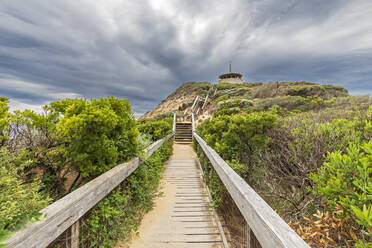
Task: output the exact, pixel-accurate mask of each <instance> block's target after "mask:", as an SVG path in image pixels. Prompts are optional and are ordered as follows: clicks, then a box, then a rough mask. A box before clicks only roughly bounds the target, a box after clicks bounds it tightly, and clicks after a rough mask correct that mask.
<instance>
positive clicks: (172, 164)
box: [130, 144, 224, 248]
mask: <svg viewBox="0 0 372 248" xmlns="http://www.w3.org/2000/svg"><path fill="white" fill-rule="evenodd" d="M195 159H196V154H195V153H194V151H193V150H192V147H191V145H181V144H175V145H174V154H173V155H172V157H171V158H170V160H169V161H168V163H167V165H166V171H165V174H164V182H163V191H164V195H163V196H162V197H161V198H159V200H158V201H157V204H156V206H155V209H154V210H153V211H152V212H151V213H150V214H149V215H148V216H146V217H145V219H144V221H143V224H142V226H141V228H140V233H139V237H138V238H137V239H136V240H135V241H134V242H133V243H132V245H131V246H130V247H131V248H139V247H146V248H157V247H159V248H160V247H162V248H168V247H169V248H171V247H172V248H173V247H185V248H187V247H192V248H207V247H221V248H222V247H224V246H223V243H222V236H221V234H220V232H219V229H218V225H217V221H216V218H215V216H214V214H213V210H212V208H211V207H210V200H209V197H208V193H207V191H206V189H205V187H204V184H203V182H202V178H201V172H200V169H199V167H198V164H197V163H196V160H195Z"/></svg>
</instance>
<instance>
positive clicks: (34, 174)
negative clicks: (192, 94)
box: [0, 97, 173, 247]
mask: <svg viewBox="0 0 372 248" xmlns="http://www.w3.org/2000/svg"><path fill="white" fill-rule="evenodd" d="M8 109H9V107H8V100H7V98H0V141H1V144H2V146H1V147H0V158H1V161H0V188H1V191H0V240H3V239H5V238H6V237H7V236H8V235H9V234H10V233H11V231H12V230H14V229H16V228H19V227H22V226H23V225H24V224H25V223H26V222H27V221H36V220H38V218H39V217H40V214H39V211H40V210H41V209H42V208H44V207H45V206H47V205H48V204H50V203H51V202H52V201H55V200H57V199H59V198H61V197H63V196H64V195H66V194H67V193H69V192H71V191H72V190H74V189H76V188H78V187H80V186H81V185H83V184H84V183H86V182H88V181H90V180H91V179H93V178H95V177H97V176H99V175H101V174H102V173H104V172H106V171H108V170H110V169H111V168H113V167H114V166H116V165H117V164H118V163H121V162H125V161H128V160H129V159H131V158H133V157H134V156H141V154H142V149H143V148H144V147H146V146H147V145H149V144H150V143H151V142H153V141H155V140H157V139H160V138H163V137H164V136H165V135H167V134H169V133H170V132H171V130H172V126H171V124H170V123H171V121H172V120H173V118H168V117H169V114H168V115H162V116H159V117H157V118H156V119H154V120H149V121H142V123H137V122H136V121H135V120H134V117H133V115H132V112H131V106H130V104H129V102H128V100H122V99H118V98H114V97H107V98H101V99H91V100H87V99H64V100H61V101H54V102H51V103H50V104H48V105H46V106H44V112H43V113H36V112H34V111H31V110H24V111H18V110H16V111H14V113H9V112H8ZM170 119H172V120H170ZM138 129H140V131H143V134H141V137H139V131H138ZM171 151H172V144H171V141H168V142H167V143H166V144H164V145H163V146H162V147H161V148H160V150H159V151H157V152H155V153H154V154H153V155H152V156H151V157H150V158H149V159H148V160H146V162H145V163H144V164H143V165H142V166H140V167H139V169H138V170H136V171H135V172H134V173H133V175H131V176H130V177H129V178H128V180H126V181H125V182H123V183H122V185H120V186H119V187H118V188H116V189H115V190H114V191H113V192H112V193H111V194H110V195H109V196H108V197H106V198H104V199H103V200H102V201H101V202H100V203H99V204H97V206H96V207H95V208H94V209H93V210H92V211H91V212H90V213H89V214H88V215H87V216H86V217H84V221H85V223H84V225H83V227H82V228H83V230H84V232H85V236H86V237H88V238H89V242H87V243H86V245H88V246H87V247H97V246H99V247H111V246H112V244H114V243H115V241H116V240H117V239H118V238H119V237H123V232H124V233H126V234H129V233H130V232H131V231H133V230H135V228H136V227H137V226H138V223H139V221H140V219H141V217H142V216H143V214H144V213H145V212H147V211H149V210H150V209H151V207H152V204H153V199H154V198H155V197H156V196H157V190H158V185H159V180H160V176H161V172H162V168H163V167H162V165H163V162H164V161H165V160H166V159H167V158H168V157H169V155H170V153H171ZM103 224H104V225H103ZM113 228H115V229H113Z"/></svg>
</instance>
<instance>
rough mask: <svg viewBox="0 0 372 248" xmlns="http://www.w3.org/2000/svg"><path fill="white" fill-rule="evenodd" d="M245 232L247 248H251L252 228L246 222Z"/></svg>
mask: <svg viewBox="0 0 372 248" xmlns="http://www.w3.org/2000/svg"><path fill="white" fill-rule="evenodd" d="M244 231H245V235H244V236H245V242H246V245H245V247H246V248H251V228H250V227H249V225H248V223H247V222H245V228H244Z"/></svg>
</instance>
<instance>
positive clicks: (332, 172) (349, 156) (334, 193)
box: [310, 141, 372, 237]
mask: <svg viewBox="0 0 372 248" xmlns="http://www.w3.org/2000/svg"><path fill="white" fill-rule="evenodd" d="M310 179H311V180H312V181H313V182H314V183H315V184H316V187H314V188H313V192H314V193H315V194H319V195H321V196H323V197H324V198H325V199H326V200H327V202H328V204H329V206H330V207H331V208H334V207H335V206H336V205H337V204H340V205H341V206H342V207H343V210H344V212H343V214H344V217H345V216H348V217H350V218H351V219H352V220H354V221H355V222H356V223H358V224H359V225H361V226H362V227H363V228H364V230H365V231H366V232H367V234H368V235H369V236H371V237H372V141H370V142H369V143H364V144H362V145H358V144H355V143H350V146H349V148H348V149H347V151H346V153H342V152H341V151H336V152H332V153H329V154H328V156H327V161H326V162H325V163H324V164H323V166H322V167H321V168H320V169H319V170H318V171H317V172H316V173H313V174H311V176H310Z"/></svg>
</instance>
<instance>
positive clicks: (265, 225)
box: [193, 132, 309, 248]
mask: <svg viewBox="0 0 372 248" xmlns="http://www.w3.org/2000/svg"><path fill="white" fill-rule="evenodd" d="M193 136H194V138H195V140H196V142H197V144H199V145H200V147H201V149H202V151H203V153H204V154H205V155H206V157H207V158H208V160H209V162H210V163H211V164H212V166H213V168H214V170H215V171H216V173H217V174H218V176H219V178H220V180H221V181H222V183H223V184H224V186H225V188H226V189H227V191H228V193H229V194H230V196H231V198H232V199H233V201H234V202H235V204H236V206H237V207H238V208H239V211H240V213H241V214H242V216H243V217H244V219H245V221H246V223H247V224H248V226H249V228H250V230H252V232H253V234H254V235H255V237H256V239H257V240H258V242H259V243H260V246H261V247H263V248H305V247H306V248H309V246H308V245H307V244H306V243H305V241H304V240H303V239H301V237H300V236H298V235H297V233H295V232H294V231H293V230H292V229H291V228H290V227H289V226H288V225H287V223H286V222H285V221H284V220H283V219H282V218H280V216H279V215H278V214H277V213H276V212H275V211H274V210H273V209H272V208H271V207H270V206H269V205H268V204H267V203H266V202H265V201H264V200H263V199H262V198H261V197H260V196H259V195H258V194H257V193H256V192H255V191H254V190H253V189H252V188H251V187H250V186H249V185H248V184H247V183H246V182H245V181H244V179H242V178H241V177H240V176H239V175H238V174H237V173H236V172H235V171H234V170H233V169H232V168H231V167H230V166H229V165H228V164H227V163H226V162H225V161H224V160H223V159H222V158H221V157H220V156H219V155H218V154H217V153H216V152H215V151H214V150H213V149H212V148H211V147H210V146H208V145H207V144H206V142H205V141H204V140H203V139H202V138H201V137H200V136H199V135H197V134H196V133H195V132H194V133H193ZM250 230H249V232H248V235H250V233H251V232H250ZM247 239H248V241H247V242H248V245H247V247H251V246H250V236H248V237H247Z"/></svg>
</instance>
